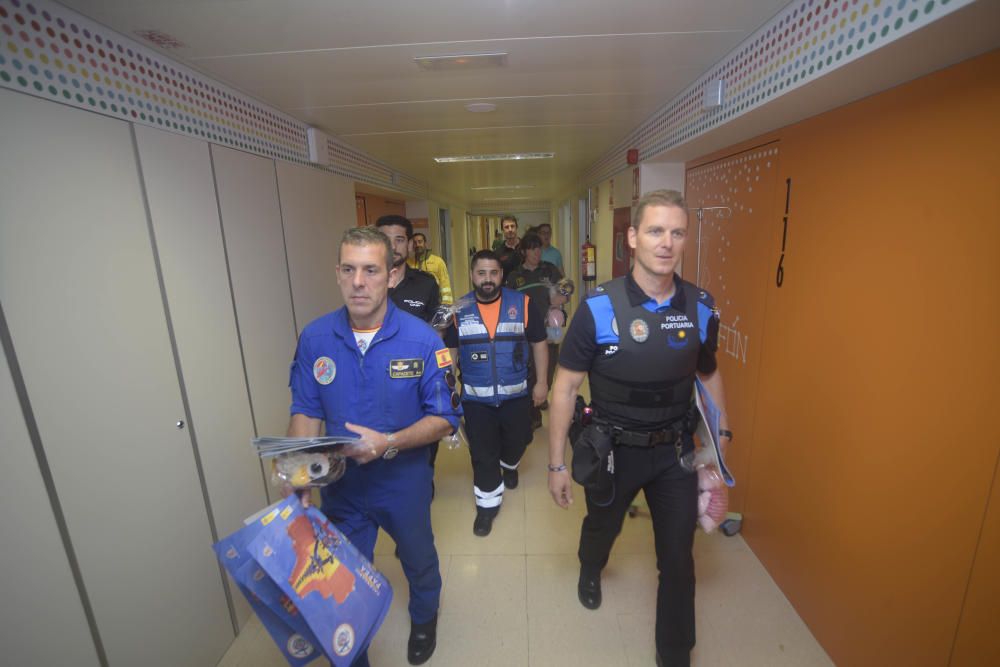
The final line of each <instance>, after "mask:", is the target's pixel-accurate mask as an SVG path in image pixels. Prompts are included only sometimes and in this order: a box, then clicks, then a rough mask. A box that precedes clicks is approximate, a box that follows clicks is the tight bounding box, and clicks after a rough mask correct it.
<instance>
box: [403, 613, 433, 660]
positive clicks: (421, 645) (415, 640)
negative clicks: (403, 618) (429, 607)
mask: <svg viewBox="0 0 1000 667" xmlns="http://www.w3.org/2000/svg"><path fill="white" fill-rule="evenodd" d="M437 621H438V620H437V616H435V617H434V618H433V619H432V620H430V621H428V622H427V623H411V624H410V640H409V641H408V642H407V643H406V659H407V660H408V661H409V663H410V664H411V665H422V664H424V663H425V662H427V661H428V660H430V659H431V656H432V655H434V649H435V648H436V647H437Z"/></svg>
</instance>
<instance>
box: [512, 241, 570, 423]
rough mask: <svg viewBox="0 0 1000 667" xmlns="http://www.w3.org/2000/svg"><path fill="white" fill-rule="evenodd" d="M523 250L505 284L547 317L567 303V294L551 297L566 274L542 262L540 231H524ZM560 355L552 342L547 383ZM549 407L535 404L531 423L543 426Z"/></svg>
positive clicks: (531, 380)
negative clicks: (544, 412) (536, 306)
mask: <svg viewBox="0 0 1000 667" xmlns="http://www.w3.org/2000/svg"><path fill="white" fill-rule="evenodd" d="M521 251H522V253H523V255H524V261H523V262H522V264H521V265H520V266H519V267H517V268H516V269H514V270H513V271H511V272H510V274H509V275H508V276H507V278H506V282H505V284H506V286H507V287H509V288H511V289H515V290H517V291H518V292H523V293H525V294H527V295H528V296H530V297H531V302H532V303H535V304H537V305H538V309H539V310H540V311H541V312H542V315H543V317H545V316H546V315H547V313H548V311H549V306H561V305H563V304H564V303H566V297H564V296H562V295H559V294H557V295H555V297H552V296H551V287H552V285H555V284H556V283H557V282H559V281H560V280H562V277H563V274H562V271H560V270H559V269H558V268H557V267H556V266H555V265H554V264H550V263H548V262H543V261H542V239H541V237H540V236H539V235H538V234H534V233H529V234H525V235H524V238H523V239H521ZM558 358H559V345H558V344H557V343H554V342H552V341H551V340H550V341H549V364H548V368H546V369H542V371H541V372H544V373H545V377H546V379H547V380H548V381H547V382H546V384H547V385H548V386H550V387H551V386H552V378H553V376H554V375H555V372H556V362H557V360H558ZM538 372H539V370H538V369H536V368H535V367H534V366H532V367H531V373H530V374H529V376H528V385H529V389H531V388H533V387H534V386H535V381H536V380H537V374H538ZM547 408H548V401H545V402H543V403H542V404H541V405H540V406H537V407H532V410H531V422H532V426H533V427H534V428H540V427H541V425H542V412H541V411H542V410H545V409H547Z"/></svg>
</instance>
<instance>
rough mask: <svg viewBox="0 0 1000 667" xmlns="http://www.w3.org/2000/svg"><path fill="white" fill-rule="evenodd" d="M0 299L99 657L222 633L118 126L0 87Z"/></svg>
mask: <svg viewBox="0 0 1000 667" xmlns="http://www.w3.org/2000/svg"><path fill="white" fill-rule="evenodd" d="M0 109H2V110H3V113H0V155H2V156H3V159H2V160H0V303H3V306H4V310H5V313H6V316H7V321H8V325H9V328H10V334H11V339H12V341H13V346H14V349H15V351H16V353H17V357H18V361H19V363H20V366H21V370H22V373H23V376H24V383H25V387H26V392H27V395H28V397H29V399H30V401H31V404H32V408H33V411H34V415H35V418H36V420H37V423H38V430H39V434H40V439H41V442H42V444H43V446H44V449H45V452H46V455H47V457H48V461H49V464H50V467H51V471H52V477H53V480H54V484H55V488H56V489H57V490H58V494H59V497H60V499H61V501H62V507H63V510H64V512H65V517H66V524H67V527H68V532H69V536H70V540H71V542H72V544H73V548H74V551H75V553H76V555H77V558H78V561H79V564H80V570H81V575H82V579H83V582H84V585H85V586H86V589H87V592H88V595H89V598H90V602H91V605H92V607H93V611H94V616H95V618H96V624H97V627H98V630H99V632H100V635H101V638H102V641H103V644H104V647H105V649H106V652H107V656H108V660H109V663H110V664H111V665H136V664H143V665H171V666H173V665H207V664H215V663H216V662H217V660H218V658H219V657H220V656H221V655H222V653H223V652H224V651H225V649H226V647H227V646H228V645H229V644H230V643H231V641H232V638H233V631H232V624H231V622H230V618H229V614H228V607H227V605H226V599H225V594H224V591H223V587H222V579H221V577H220V576H219V570H218V566H217V564H216V562H215V559H214V556H213V554H212V552H211V550H210V549H209V546H210V542H211V532H210V530H209V525H208V517H207V514H206V511H205V504H204V500H203V498H202V494H201V489H200V486H199V479H198V473H197V470H196V466H195V461H194V457H193V454H192V449H191V440H190V438H189V435H188V431H187V430H186V429H185V428H178V427H177V425H176V424H177V422H179V421H183V420H184V419H185V416H184V410H183V404H182V401H181V396H180V389H179V386H178V383H177V372H176V368H175V366H174V357H173V353H172V350H171V345H170V340H169V336H168V330H167V326H166V319H165V317H164V312H163V302H162V299H161V296H160V288H159V283H158V280H157V274H156V270H155V264H154V261H153V254H152V249H151V246H150V239H149V231H148V228H147V223H146V211H145V208H144V206H143V199H142V196H141V190H140V187H139V177H138V173H137V170H136V160H135V149H134V145H133V141H132V137H131V133H130V128H129V125H128V124H126V123H123V122H120V121H117V120H114V119H109V118H106V117H102V116H99V115H96V114H91V113H87V112H83V111H80V110H77V109H71V108H69V107H64V106H61V105H59V104H55V103H52V102H47V101H43V100H39V99H36V98H33V97H28V96H26V95H21V94H18V93H14V92H9V91H0Z"/></svg>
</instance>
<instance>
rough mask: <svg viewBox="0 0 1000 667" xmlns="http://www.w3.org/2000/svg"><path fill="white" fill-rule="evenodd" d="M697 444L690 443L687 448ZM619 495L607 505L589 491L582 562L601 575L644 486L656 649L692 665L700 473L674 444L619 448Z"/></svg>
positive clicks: (670, 659) (585, 568)
mask: <svg viewBox="0 0 1000 667" xmlns="http://www.w3.org/2000/svg"><path fill="white" fill-rule="evenodd" d="M692 447H693V443H692V442H691V441H690V436H688V441H687V442H686V443H685V448H684V449H685V451H687V450H690V449H691V448H692ZM614 452H615V497H614V500H613V501H612V503H611V504H610V505H609V506H607V507H599V506H597V505H595V504H594V503H593V502H592V501H591V498H590V494H589V493H588V494H587V516H586V517H585V518H584V520H583V528H582V530H581V532H580V551H579V556H580V565H581V569H582V571H583V572H584V573H588V574H590V575H596V574H597V573H599V572H600V571H601V570H602V569H603V568H604V566H605V565H607V562H608V556H609V555H610V554H611V547H612V545H614V542H615V538H616V537H618V533H620V532H621V529H622V522H623V521H624V519H625V514H626V513H627V512H628V508H629V506H630V505H631V504H632V501H633V500H635V497H636V495H637V494H638V493H639V490H640V489H641V490H642V491H643V492H645V494H646V502H647V503H648V504H649V513H650V515H651V516H652V519H653V535H654V539H655V543H656V565H657V569H659V572H660V583H659V588H658V589H657V594H656V648H657V651H658V652H659V654H660V656H661V657H662V658H663V659H664V663H665V664H667V665H674V664H687V655H688V653H689V651H690V650H691V649H692V648H693V647H694V644H695V629H694V557H693V555H692V553H691V549H692V548H693V546H694V530H695V524H696V522H697V519H698V475H696V474H694V473H691V472H687V471H685V470H683V469H682V468H681V466H680V464H679V463H678V462H677V452H676V450H675V449H674V447H673V446H672V445H659V446H656V447H625V446H616V447H615V450H614Z"/></svg>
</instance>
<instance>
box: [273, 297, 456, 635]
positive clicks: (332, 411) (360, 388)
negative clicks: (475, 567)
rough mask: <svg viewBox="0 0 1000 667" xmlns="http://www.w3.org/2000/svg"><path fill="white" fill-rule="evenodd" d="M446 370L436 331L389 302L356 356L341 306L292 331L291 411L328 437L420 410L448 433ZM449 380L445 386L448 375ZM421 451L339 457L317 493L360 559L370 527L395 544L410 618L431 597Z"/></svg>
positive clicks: (404, 422) (452, 412)
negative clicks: (335, 471) (336, 470)
mask: <svg viewBox="0 0 1000 667" xmlns="http://www.w3.org/2000/svg"><path fill="white" fill-rule="evenodd" d="M447 373H452V365H451V357H450V355H449V353H448V350H447V348H445V347H444V344H443V343H442V342H441V338H440V337H439V336H438V334H437V333H436V332H435V331H434V330H433V329H432V328H431V327H430V326H428V325H427V324H425V323H424V322H422V321H421V320H419V319H418V318H416V317H414V316H412V315H410V314H409V313H405V312H403V311H401V310H399V309H398V308H396V306H395V305H393V303H392V302H391V301H387V304H386V313H385V318H384V320H383V323H382V327H381V329H379V331H378V333H377V334H375V337H374V338H373V339H372V341H371V343H370V344H369V346H368V348H367V350H366V351H365V354H363V355H362V354H361V352H360V350H359V349H358V346H357V344H356V341H355V338H354V332H353V331H352V329H351V324H350V320H349V319H348V313H347V310H346V308H340V309H339V310H336V311H334V312H332V313H329V314H327V315H324V316H322V317H320V318H318V319H317V320H315V321H313V322H311V323H310V324H309V325H308V326H307V327H306V328H305V329H303V331H302V334H301V335H300V336H299V345H298V349H297V350H296V353H295V361H294V362H293V363H292V369H291V379H290V387H291V390H292V407H291V412H292V414H296V413H298V414H303V415H306V416H308V417H313V418H316V419H323V420H324V421H325V422H326V432H327V434H328V435H351V436H355V435H357V434H355V433H351V432H350V431H348V430H347V429H346V428H345V427H344V424H345V422H351V423H352V424H357V425H360V426H366V427H368V428H371V429H374V430H376V431H379V432H382V433H392V432H395V431H399V430H402V429H404V428H406V427H408V426H410V425H411V424H413V423H415V422H417V421H419V420H420V419H421V418H423V417H425V416H428V415H436V416H439V417H442V418H444V419H446V420H447V421H448V422H449V423H450V424H451V425H452V428H453V429H457V428H458V424H459V417H460V416H461V407H460V405H459V403H458V400H457V398H455V399H453V398H452V390H451V388H450V387H449V385H448V381H447V380H446V374H447ZM450 380H451V381H452V383H454V377H453V376H452V377H451V378H450ZM428 444H430V443H428ZM428 454H429V450H428V448H427V447H418V448H411V449H405V450H402V451H400V452H399V454H398V455H397V456H396V457H395V458H393V459H390V460H386V459H376V460H374V461H371V462H369V463H367V464H365V465H358V464H357V463H356V462H355V461H353V460H348V462H347V471H346V473H345V474H344V476H343V478H341V479H340V480H339V481H338V482H336V483H334V484H331V485H329V486H326V487H324V488H323V489H322V497H323V504H322V510H323V512H324V514H326V515H327V516H328V517H330V520H331V521H333V522H334V524H335V525H336V526H337V527H338V528H339V529H340V530H341V531H342V532H343V533H344V534H345V535H346V536H347V538H348V539H349V540H350V541H351V543H352V544H354V546H355V547H357V549H358V551H360V552H361V553H362V554H364V555H365V557H366V558H368V559H369V560H373V559H374V549H375V539H376V537H377V535H378V529H379V527H381V528H382V529H383V530H385V531H386V532H387V533H388V534H389V535H390V537H392V539H393V540H394V541H395V542H396V544H397V545H398V547H399V551H398V555H399V559H400V562H401V563H402V566H403V571H404V572H405V574H406V578H407V581H409V583H410V605H409V610H410V618H411V620H412V621H413V623H415V624H423V623H427V622H430V621H432V620H433V619H434V618H435V616H436V614H437V611H438V606H439V601H440V596H441V573H440V570H439V565H438V555H437V550H436V549H435V547H434V535H433V533H432V532H431V513H430V504H431V480H432V476H433V469H432V468H431V467H430V465H428Z"/></svg>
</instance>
